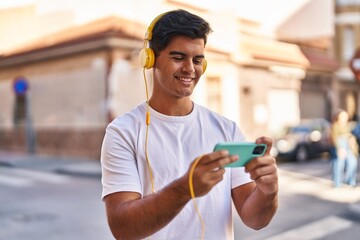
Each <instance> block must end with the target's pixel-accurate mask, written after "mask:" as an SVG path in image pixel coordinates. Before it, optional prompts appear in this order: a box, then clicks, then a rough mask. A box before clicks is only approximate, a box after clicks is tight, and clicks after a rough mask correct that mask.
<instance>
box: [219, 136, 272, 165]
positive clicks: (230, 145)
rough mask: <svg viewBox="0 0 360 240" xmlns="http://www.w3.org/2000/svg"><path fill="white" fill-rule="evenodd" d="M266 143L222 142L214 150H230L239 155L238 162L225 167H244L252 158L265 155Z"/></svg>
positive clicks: (231, 152)
mask: <svg viewBox="0 0 360 240" xmlns="http://www.w3.org/2000/svg"><path fill="white" fill-rule="evenodd" d="M266 148H267V146H266V144H256V143H254V142H221V143H218V144H216V145H215V148H214V151H219V150H228V151H229V154H230V155H238V157H239V159H238V160H237V161H236V162H233V163H230V164H228V165H225V167H243V166H245V165H246V163H247V162H249V161H250V160H251V159H253V158H255V157H259V156H263V155H264V154H265V152H266Z"/></svg>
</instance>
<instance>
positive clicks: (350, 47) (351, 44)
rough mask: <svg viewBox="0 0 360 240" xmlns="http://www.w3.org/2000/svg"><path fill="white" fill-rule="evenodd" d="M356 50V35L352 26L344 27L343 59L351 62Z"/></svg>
mask: <svg viewBox="0 0 360 240" xmlns="http://www.w3.org/2000/svg"><path fill="white" fill-rule="evenodd" d="M354 51H355V36H354V29H353V28H352V26H346V27H345V28H344V35H343V52H342V60H343V61H344V62H349V61H350V59H351V57H352V56H353V54H354Z"/></svg>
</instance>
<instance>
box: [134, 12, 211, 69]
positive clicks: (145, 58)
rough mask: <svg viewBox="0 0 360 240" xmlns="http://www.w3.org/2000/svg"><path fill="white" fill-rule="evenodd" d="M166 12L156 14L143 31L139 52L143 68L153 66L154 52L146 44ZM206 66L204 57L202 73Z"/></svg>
mask: <svg viewBox="0 0 360 240" xmlns="http://www.w3.org/2000/svg"><path fill="white" fill-rule="evenodd" d="M167 13H168V12H164V13H162V14H160V15H159V16H157V17H156V18H155V19H154V20H153V21H152V22H151V23H150V25H149V27H148V29H147V31H146V33H145V41H144V46H143V48H142V49H141V51H140V53H139V62H140V65H141V67H143V68H146V69H150V68H152V67H153V66H154V63H155V53H154V50H152V49H151V48H150V47H148V45H149V41H150V40H151V39H152V31H153V29H154V27H155V24H156V23H157V22H158V21H159V20H160V19H161V18H162V17H163V16H164V15H166V14H167ZM206 67H207V61H206V59H204V60H203V62H202V70H203V73H204V72H205V70H206Z"/></svg>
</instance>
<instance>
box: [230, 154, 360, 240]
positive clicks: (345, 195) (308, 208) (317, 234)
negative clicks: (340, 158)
mask: <svg viewBox="0 0 360 240" xmlns="http://www.w3.org/2000/svg"><path fill="white" fill-rule="evenodd" d="M330 168H331V166H330V163H329V162H328V161H327V160H317V161H311V162H307V163H302V164H299V163H286V164H279V176H280V179H279V183H280V187H279V189H280V190H279V195H280V197H279V209H278V212H277V214H276V215H275V217H274V218H273V221H272V222H271V223H270V224H269V225H268V226H267V227H266V228H265V229H263V230H260V231H254V230H250V229H248V228H246V227H244V225H243V224H241V221H240V220H239V218H237V217H235V218H234V222H235V236H236V239H242V240H260V239H261V240H263V239H267V240H289V239H294V240H303V239H304V240H305V239H306V240H312V239H326V240H338V239H343V240H350V239H359V235H360V211H359V206H360V205H359V204H358V202H359V201H360V188H359V187H356V188H355V189H354V188H350V187H342V188H339V189H334V188H332V182H331V179H330V178H331V177H330ZM358 180H360V179H359V176H358Z"/></svg>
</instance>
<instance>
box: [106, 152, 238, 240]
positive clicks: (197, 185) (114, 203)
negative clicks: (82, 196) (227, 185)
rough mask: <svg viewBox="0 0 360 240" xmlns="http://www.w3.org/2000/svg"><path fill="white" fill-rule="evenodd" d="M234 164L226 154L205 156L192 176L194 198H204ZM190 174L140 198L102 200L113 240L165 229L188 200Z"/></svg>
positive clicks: (132, 194)
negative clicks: (225, 166) (228, 167)
mask: <svg viewBox="0 0 360 240" xmlns="http://www.w3.org/2000/svg"><path fill="white" fill-rule="evenodd" d="M236 160H237V157H235V156H229V154H228V152H226V151H218V152H214V153H210V154H207V155H204V156H203V157H202V158H201V159H200V161H199V162H198V164H197V165H196V168H195V171H194V173H193V183H194V186H193V187H194V190H195V194H196V196H197V197H199V196H203V195H205V194H207V193H208V192H209V191H210V190H211V189H212V188H213V187H214V186H215V185H216V184H217V183H219V182H220V181H221V180H222V179H223V175H224V173H225V170H224V169H223V168H222V167H223V166H224V165H226V164H229V163H231V162H234V161H236ZM189 172H190V168H189V170H188V172H187V173H186V174H185V175H184V176H182V177H180V178H178V179H176V180H175V181H173V182H172V183H170V184H169V185H167V186H166V187H165V188H163V189H161V190H160V191H159V192H156V193H154V194H151V195H149V196H146V197H144V198H141V196H140V194H139V193H135V192H117V193H112V194H109V195H107V196H106V197H105V198H104V201H105V205H106V213H107V217H108V222H109V226H110V229H111V231H112V233H113V235H114V237H115V238H116V239H139V238H145V237H147V236H150V235H152V234H153V233H155V232H157V231H158V230H160V229H161V228H163V227H164V226H166V225H167V224H168V223H169V222H170V221H171V220H172V219H173V218H174V217H175V216H176V215H177V214H178V213H179V212H180V211H181V209H182V208H183V207H184V206H185V205H186V203H187V202H188V201H189V200H190V199H191V196H190V190H189Z"/></svg>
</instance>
